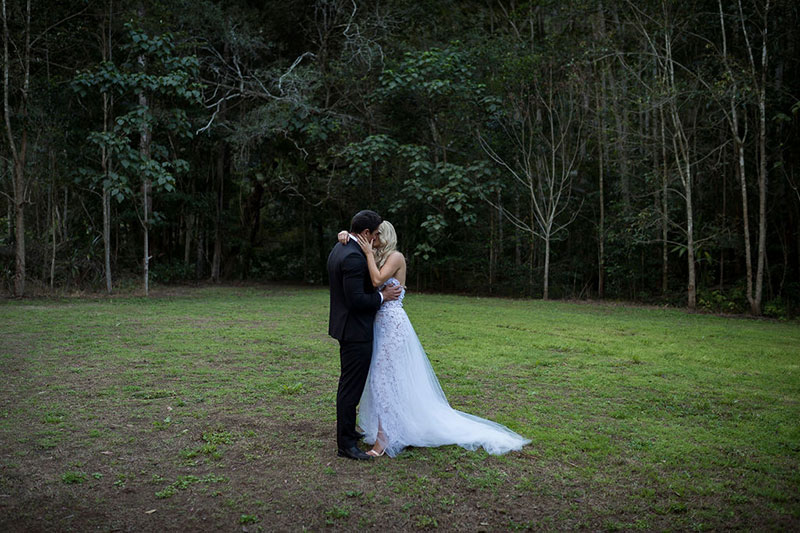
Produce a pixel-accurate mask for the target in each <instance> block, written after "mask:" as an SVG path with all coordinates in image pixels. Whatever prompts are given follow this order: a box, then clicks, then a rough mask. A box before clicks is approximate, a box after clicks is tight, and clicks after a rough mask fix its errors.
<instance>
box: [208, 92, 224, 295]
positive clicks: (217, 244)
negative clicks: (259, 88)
mask: <svg viewBox="0 0 800 533" xmlns="http://www.w3.org/2000/svg"><path fill="white" fill-rule="evenodd" d="M223 105H224V104H223ZM217 179H218V180H219V181H218V184H219V189H218V190H217V201H216V213H215V215H214V256H213V259H212V261H211V279H212V280H213V281H214V283H218V282H219V268H220V263H221V261H222V201H223V199H222V194H223V187H224V185H225V145H224V144H223V145H222V146H221V147H220V151H219V155H218V157H217Z"/></svg>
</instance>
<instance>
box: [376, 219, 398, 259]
mask: <svg viewBox="0 0 800 533" xmlns="http://www.w3.org/2000/svg"><path fill="white" fill-rule="evenodd" d="M378 231H380V232H381V243H382V244H383V246H381V247H380V248H378V249H376V250H375V263H376V264H377V265H378V268H381V267H383V264H384V263H386V260H387V259H389V256H390V255H392V252H396V251H397V232H396V231H395V230H394V226H392V223H391V222H389V221H388V220H384V221H383V222H381V225H380V226H378Z"/></svg>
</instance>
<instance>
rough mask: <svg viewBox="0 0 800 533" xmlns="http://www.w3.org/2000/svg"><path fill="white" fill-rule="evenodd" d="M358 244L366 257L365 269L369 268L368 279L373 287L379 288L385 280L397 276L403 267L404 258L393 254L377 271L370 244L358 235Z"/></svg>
mask: <svg viewBox="0 0 800 533" xmlns="http://www.w3.org/2000/svg"><path fill="white" fill-rule="evenodd" d="M358 244H359V245H360V246H361V249H362V250H364V255H366V256H367V268H369V277H370V279H371V280H372V286H373V287H380V286H381V285H383V284H384V283H386V280H387V279H389V278H391V277H392V276H394V275H395V274H397V272H398V271H399V270H400V267H402V266H403V262H404V261H405V258H404V257H403V254H401V253H400V252H394V253H392V255H390V256H389V257H388V258H387V259H386V262H385V263H384V264H383V267H382V268H380V269H378V263H377V262H376V261H375V253H374V251H373V250H372V244H371V243H370V242H369V241H367V240H366V239H364V238H363V237H361V235H358Z"/></svg>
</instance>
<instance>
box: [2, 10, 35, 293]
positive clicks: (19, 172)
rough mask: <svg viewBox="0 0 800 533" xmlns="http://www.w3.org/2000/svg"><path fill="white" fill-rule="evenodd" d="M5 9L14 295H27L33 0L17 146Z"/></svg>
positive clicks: (24, 54)
mask: <svg viewBox="0 0 800 533" xmlns="http://www.w3.org/2000/svg"><path fill="white" fill-rule="evenodd" d="M2 8H3V117H4V119H5V125H6V136H7V141H8V145H9V148H10V150H11V159H12V161H13V172H12V181H13V190H14V237H15V244H16V249H15V258H14V295H15V296H17V297H22V296H24V295H25V277H26V274H25V203H26V202H25V193H26V188H27V187H26V183H25V162H26V156H27V148H28V130H27V128H28V123H27V115H28V89H29V87H30V61H31V2H30V0H28V1H27V3H26V12H25V45H24V46H25V47H24V48H23V50H22V67H23V82H22V91H21V99H20V104H19V110H18V111H17V113H16V115H17V116H18V117H19V118H20V129H21V134H20V143H19V147H18V146H17V143H16V140H15V138H14V132H13V129H12V127H11V109H10V108H9V104H8V94H9V92H10V90H11V87H10V85H9V79H8V67H9V54H8V42H9V34H8V12H7V10H6V0H2Z"/></svg>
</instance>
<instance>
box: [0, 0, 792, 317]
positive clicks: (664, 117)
mask: <svg viewBox="0 0 800 533" xmlns="http://www.w3.org/2000/svg"><path fill="white" fill-rule="evenodd" d="M2 9H3V63H2V65H3V95H4V100H3V122H4V126H3V134H2V141H0V158H2V160H1V161H2V173H1V174H0V192H1V193H2V199H0V203H4V204H5V205H4V206H3V207H5V209H3V210H2V213H0V233H1V235H0V276H1V277H2V281H3V285H4V288H5V290H6V291H7V292H8V293H9V294H15V295H18V296H21V295H24V294H31V293H44V292H47V291H49V290H57V289H59V290H60V289H70V288H89V287H93V288H100V287H104V288H105V289H106V290H108V291H109V292H110V291H112V290H114V289H115V288H116V287H119V286H120V284H121V283H124V284H127V285H131V284H132V283H136V284H143V287H144V290H145V291H147V284H148V281H147V280H155V281H158V282H172V281H181V280H213V281H219V280H294V281H302V282H307V283H319V284H321V283H325V282H326V280H325V268H324V265H325V261H326V258H327V254H328V251H329V249H330V247H331V246H332V244H333V243H334V240H335V234H336V232H337V231H338V230H340V229H343V228H346V227H347V224H348V223H349V218H350V216H352V214H353V213H354V212H356V211H357V210H358V209H360V208H366V207H369V208H373V209H375V210H377V211H378V212H380V213H381V214H382V215H384V217H385V218H387V219H388V220H390V221H392V222H393V223H394V225H395V227H396V228H397V231H398V234H399V239H400V243H399V245H400V248H401V249H402V250H404V251H405V252H406V256H407V257H408V259H409V261H410V265H409V272H410V277H409V285H410V286H411V287H412V288H414V289H415V290H436V291H460V292H473V293H482V294H496V295H512V296H527V297H537V298H538V297H544V298H614V299H624V300H637V301H645V302H665V303H672V304H677V305H688V307H690V308H695V307H698V308H706V309H710V310H715V311H725V312H752V313H754V314H768V315H773V316H784V315H787V314H794V313H796V312H797V308H798V306H800V253H799V251H800V232H798V220H800V190H799V189H798V187H799V186H800V176H799V175H798V170H797V169H798V168H800V167H798V157H799V154H800V150H798V148H800V143H798V133H800V130H799V129H798V125H799V124H800V123H799V122H798V120H799V118H800V117H798V114H799V112H800V103H799V101H798V99H799V98H800V90H799V89H800V64H798V63H800V6H798V4H797V3H796V2H794V1H791V0H724V1H723V0H697V1H693V2H689V1H666V0H644V1H635V2H634V1H628V0H570V1H551V0H538V1H531V2H517V1H514V0H506V1H503V2H499V1H490V0H484V1H446V0H444V1H443V0H422V1H420V0H370V1H361V0H355V1H353V0H318V1H316V2H315V1H311V0H307V1H300V0H297V1H264V2H250V1H235V0H234V1H226V2H219V1H211V0H192V1H189V0H185V1H182V0H167V1H160V2H155V1H139V2H121V1H114V0H95V1H85V0H83V1H78V0H65V1H63V2H42V1H40V0H37V1H31V0H2Z"/></svg>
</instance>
